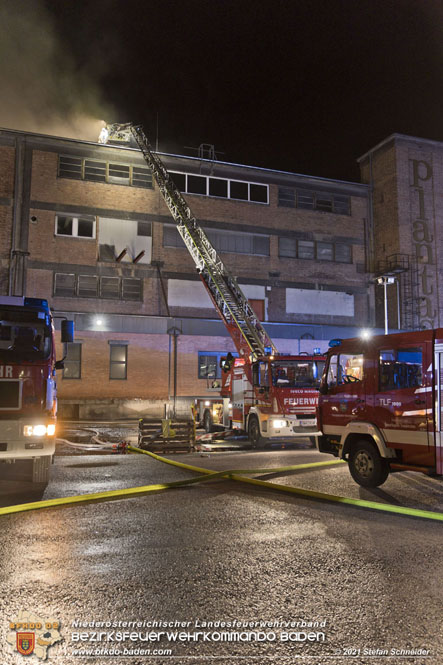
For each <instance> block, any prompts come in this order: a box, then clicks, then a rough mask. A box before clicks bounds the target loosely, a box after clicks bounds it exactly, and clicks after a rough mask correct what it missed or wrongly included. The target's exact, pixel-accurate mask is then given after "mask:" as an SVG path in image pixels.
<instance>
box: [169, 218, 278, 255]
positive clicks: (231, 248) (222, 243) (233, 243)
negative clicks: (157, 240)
mask: <svg viewBox="0 0 443 665" xmlns="http://www.w3.org/2000/svg"><path fill="white" fill-rule="evenodd" d="M204 230H205V233H206V235H207V236H208V238H209V240H210V241H211V243H212V245H213V247H215V249H216V250H217V251H218V252H232V253H234V254H257V255H259V256H269V251H270V250H269V236H266V235H261V234H260V235H259V234H253V233H239V232H236V231H219V230H218V229H207V228H206V229H204ZM163 247H184V243H183V240H182V237H181V235H180V233H179V232H178V230H177V227H175V226H172V225H169V224H164V225H163Z"/></svg>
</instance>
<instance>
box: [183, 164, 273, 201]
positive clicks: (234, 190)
mask: <svg viewBox="0 0 443 665" xmlns="http://www.w3.org/2000/svg"><path fill="white" fill-rule="evenodd" d="M170 175H171V178H172V180H173V181H174V184H175V185H176V187H177V188H178V189H179V190H180V191H181V192H184V193H185V194H200V195H201V196H216V197H219V198H223V199H235V200H237V201H249V202H252V203H264V204H267V203H268V202H269V186H268V185H261V184H259V183H256V182H245V181H243V180H228V179H225V178H214V177H212V176H201V175H192V174H190V173H176V172H175V171H171V172H170Z"/></svg>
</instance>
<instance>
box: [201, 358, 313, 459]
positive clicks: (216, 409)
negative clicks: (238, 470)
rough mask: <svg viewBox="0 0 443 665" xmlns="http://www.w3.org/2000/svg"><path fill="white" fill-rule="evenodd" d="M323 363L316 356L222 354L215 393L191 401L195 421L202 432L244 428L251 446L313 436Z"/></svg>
mask: <svg viewBox="0 0 443 665" xmlns="http://www.w3.org/2000/svg"><path fill="white" fill-rule="evenodd" d="M324 364H325V358H324V357H323V356H320V355H314V356H311V355H299V356H289V355H267V356H263V357H261V358H258V359H257V360H256V361H255V362H246V361H245V359H244V358H234V359H231V358H229V356H228V357H227V358H223V359H222V361H221V367H222V378H221V388H220V396H219V397H218V396H217V397H203V398H200V399H197V400H196V406H197V410H198V415H199V420H200V422H201V423H202V424H203V426H204V428H205V430H206V431H207V432H210V431H212V429H213V426H214V425H222V426H224V427H227V428H231V427H233V428H235V429H240V430H246V431H247V432H248V436H249V439H250V441H251V443H252V445H253V446H254V447H257V446H260V445H265V444H266V443H270V442H273V441H288V440H294V438H295V437H297V436H305V437H306V436H308V437H310V438H311V439H312V441H314V437H315V435H316V434H318V433H319V432H318V431H317V423H316V408H317V402H318V387H319V385H320V378H321V375H322V373H323V367H324Z"/></svg>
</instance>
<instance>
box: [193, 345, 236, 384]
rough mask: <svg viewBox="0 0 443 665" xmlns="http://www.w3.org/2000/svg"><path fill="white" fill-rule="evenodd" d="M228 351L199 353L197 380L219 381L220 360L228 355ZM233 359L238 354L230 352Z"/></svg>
mask: <svg viewBox="0 0 443 665" xmlns="http://www.w3.org/2000/svg"><path fill="white" fill-rule="evenodd" d="M228 353H229V351H199V352H198V378H199V379H219V378H220V377H221V367H220V360H221V359H222V358H225V357H226V356H227V355H228ZM231 355H232V356H234V358H238V353H234V352H231Z"/></svg>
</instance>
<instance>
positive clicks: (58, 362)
mask: <svg viewBox="0 0 443 665" xmlns="http://www.w3.org/2000/svg"><path fill="white" fill-rule="evenodd" d="M64 368H65V361H64V360H56V361H55V365H54V369H64Z"/></svg>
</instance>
